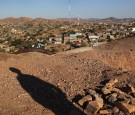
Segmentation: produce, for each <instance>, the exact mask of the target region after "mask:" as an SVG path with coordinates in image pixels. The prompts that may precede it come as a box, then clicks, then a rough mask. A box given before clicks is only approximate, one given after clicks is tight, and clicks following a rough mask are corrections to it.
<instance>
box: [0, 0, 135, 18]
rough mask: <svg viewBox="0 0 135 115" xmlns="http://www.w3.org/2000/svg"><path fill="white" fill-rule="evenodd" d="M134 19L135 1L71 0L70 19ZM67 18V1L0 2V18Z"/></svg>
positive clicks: (26, 0)
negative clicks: (78, 17)
mask: <svg viewBox="0 0 135 115" xmlns="http://www.w3.org/2000/svg"><path fill="white" fill-rule="evenodd" d="M78 14H79V15H80V17H81V18H107V17H117V18H124V17H132V18H135V0H71V17H72V18H75V17H77V15H78ZM23 16H25V17H32V18H37V17H42V18H49V19H52V18H68V17H69V13H68V0H0V18H6V17H23Z"/></svg>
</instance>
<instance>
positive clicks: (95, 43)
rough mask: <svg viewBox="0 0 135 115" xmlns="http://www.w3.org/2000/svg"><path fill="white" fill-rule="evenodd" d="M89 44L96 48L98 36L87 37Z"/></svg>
mask: <svg viewBox="0 0 135 115" xmlns="http://www.w3.org/2000/svg"><path fill="white" fill-rule="evenodd" d="M89 39H90V42H91V46H97V45H98V40H99V36H94V35H93V36H89Z"/></svg>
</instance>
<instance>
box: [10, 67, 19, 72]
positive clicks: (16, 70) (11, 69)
mask: <svg viewBox="0 0 135 115" xmlns="http://www.w3.org/2000/svg"><path fill="white" fill-rule="evenodd" d="M9 70H10V71H12V72H13V73H16V74H21V71H20V70H19V69H16V68H14V67H10V68H9Z"/></svg>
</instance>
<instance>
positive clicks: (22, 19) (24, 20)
mask: <svg viewBox="0 0 135 115" xmlns="http://www.w3.org/2000/svg"><path fill="white" fill-rule="evenodd" d="M69 20H71V21H77V20H78V19H77V18H71V19H69V18H57V19H45V18H28V17H20V18H13V17H9V18H5V19H0V22H2V23H13V24H17V23H27V22H54V23H58V22H59V23H60V22H62V21H63V22H64V21H69ZM122 21H123V22H135V18H123V19H118V18H115V17H109V18H104V19H98V18H87V19H83V18H80V22H122Z"/></svg>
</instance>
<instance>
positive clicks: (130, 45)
mask: <svg viewBox="0 0 135 115" xmlns="http://www.w3.org/2000/svg"><path fill="white" fill-rule="evenodd" d="M134 43H135V40H134V39H133V38H131V39H125V40H122V41H114V42H112V43H109V44H106V45H102V46H99V47H97V48H94V50H91V51H86V52H80V53H71V54H70V53H62V54H57V55H52V56H48V55H45V54H41V53H36V52H34V53H24V54H18V55H13V54H4V53H0V65H1V73H0V94H1V95H0V100H1V101H0V114H1V115H8V114H13V115H15V114H19V115H29V114H31V115H46V114H48V115H52V114H67V113H69V112H70V111H71V110H72V109H74V108H76V107H75V106H74V105H73V104H72V103H71V101H72V99H73V98H74V97H75V96H76V95H78V94H80V95H83V94H84V93H85V92H84V90H85V89H88V88H94V87H96V86H97V85H99V84H100V82H101V81H103V80H105V79H109V78H113V77H117V78H118V79H120V82H122V83H123V84H119V87H120V86H122V85H124V83H126V82H130V83H132V84H135V78H134V77H135V72H134V68H135V63H134V62H135V46H134ZM125 71H126V72H125ZM119 73H121V74H119ZM125 76H126V77H125ZM123 78H124V79H123ZM123 81H124V82H123ZM65 108H66V109H65Z"/></svg>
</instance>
